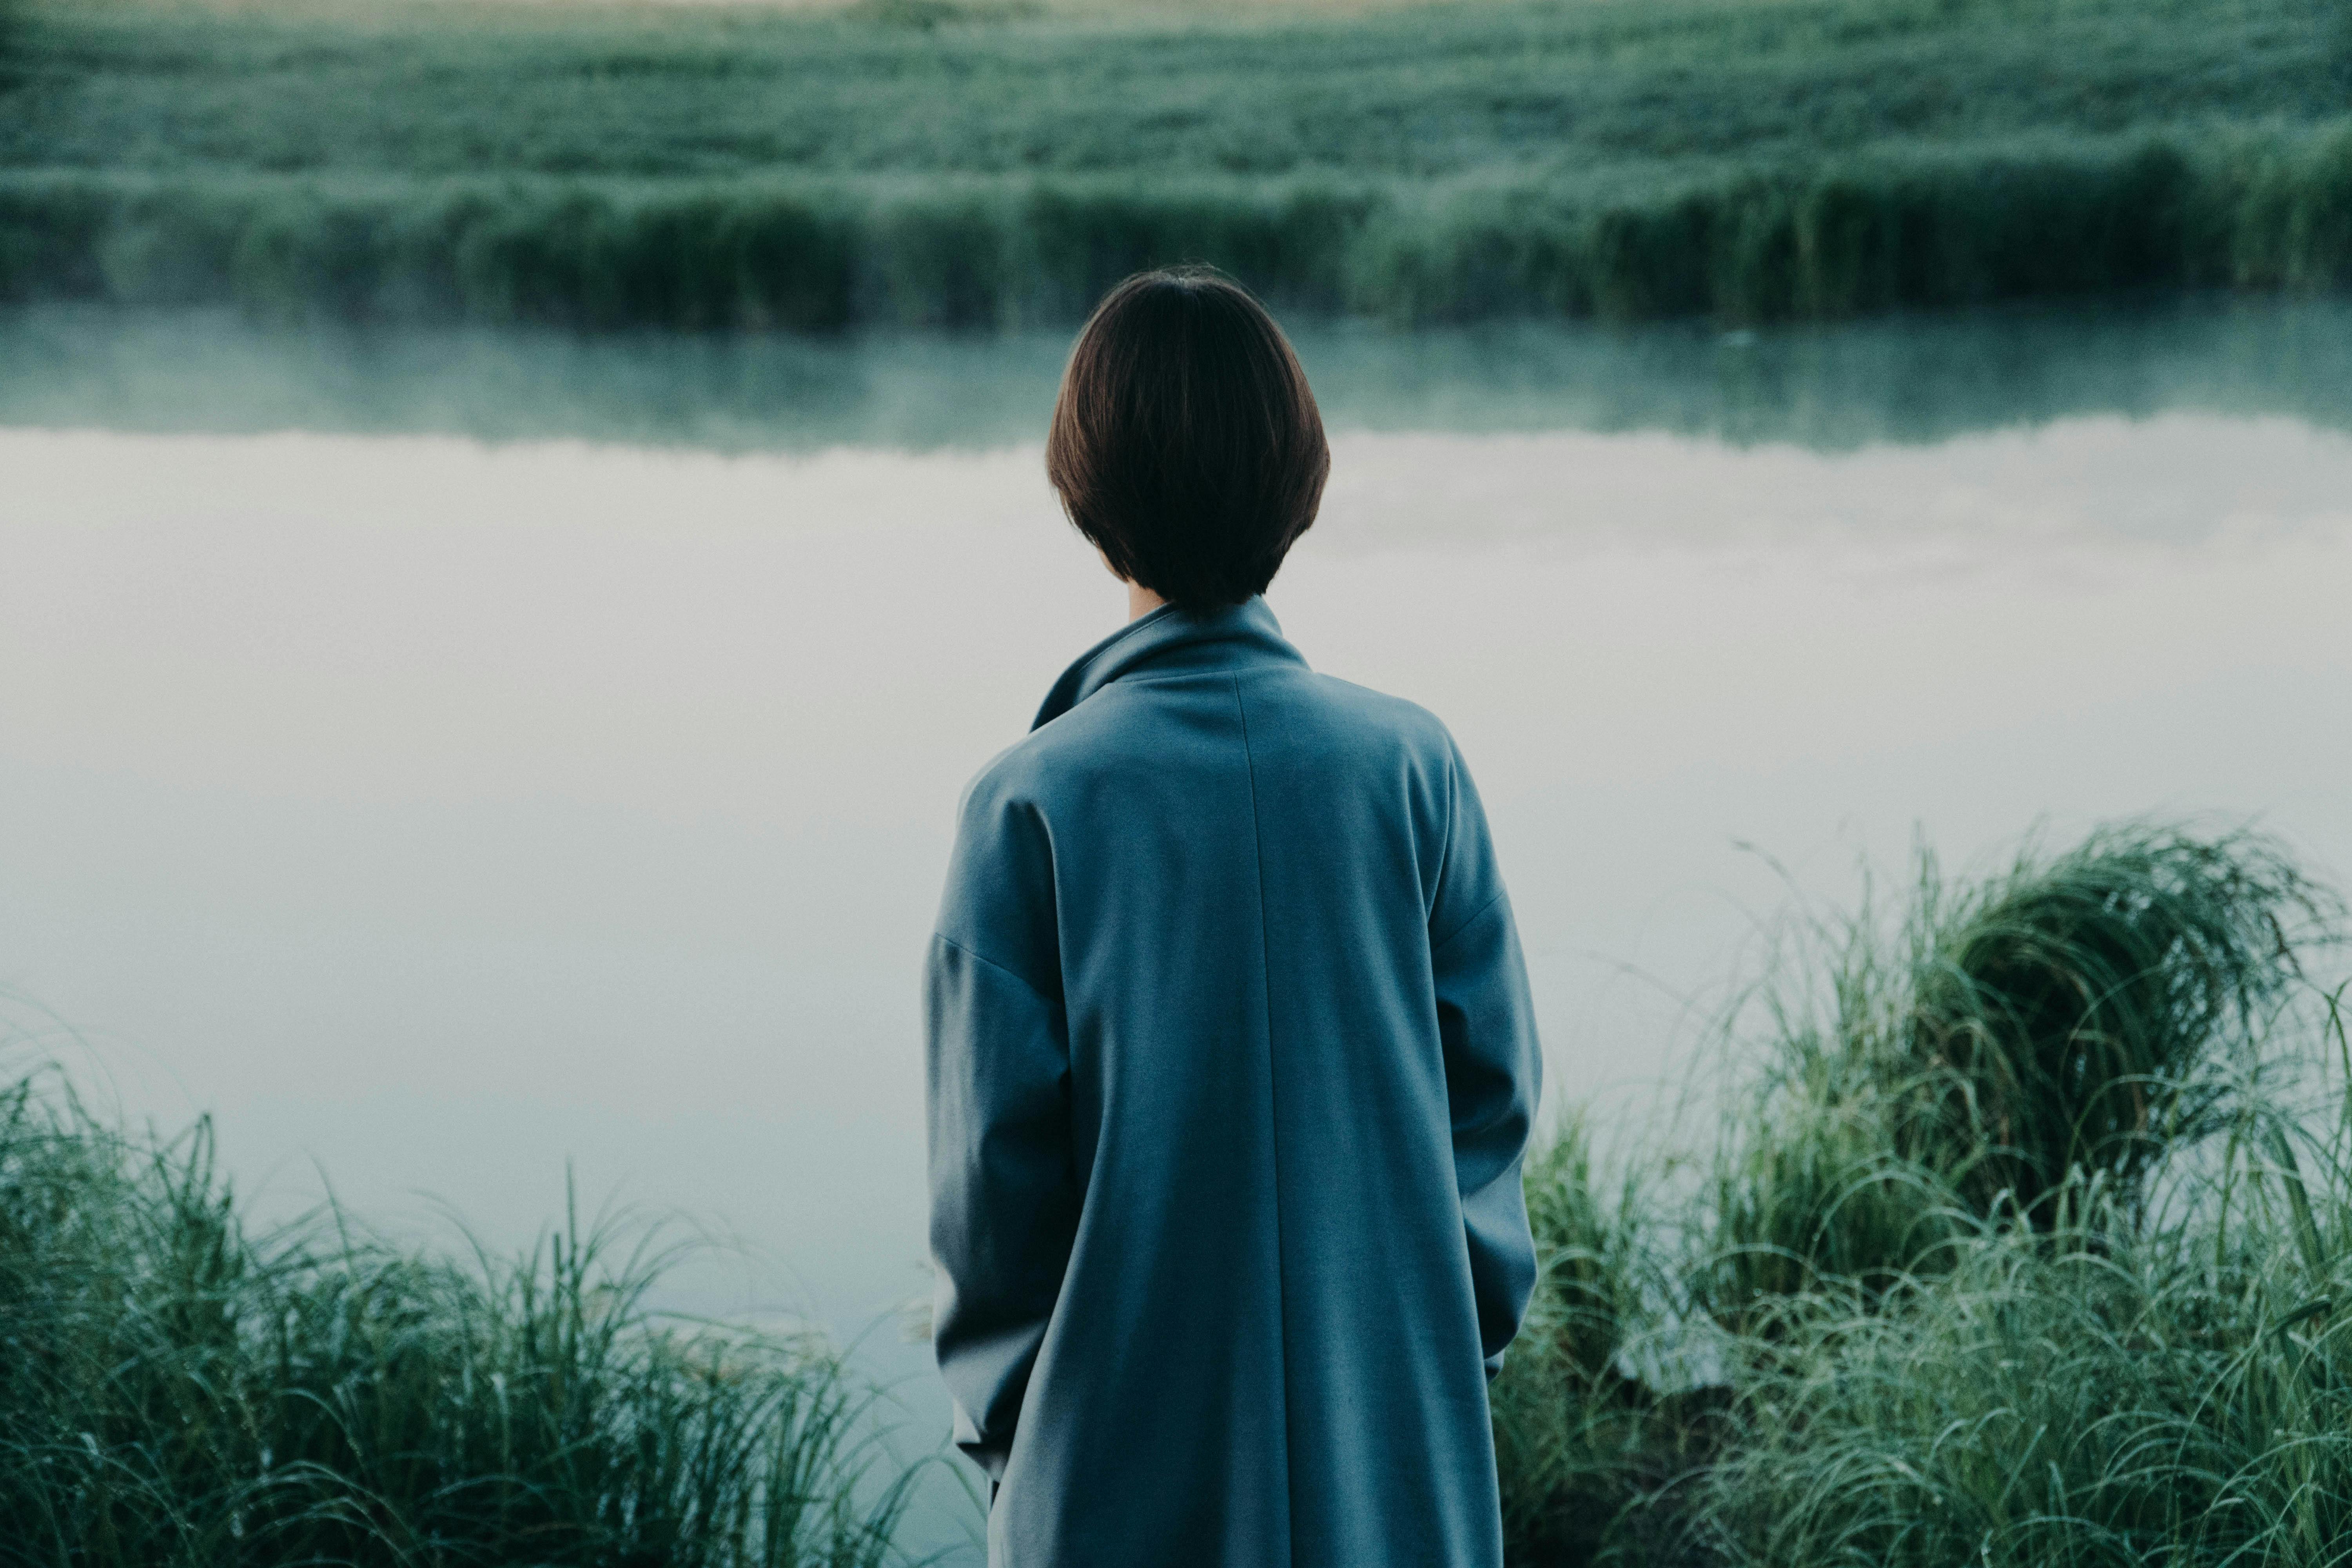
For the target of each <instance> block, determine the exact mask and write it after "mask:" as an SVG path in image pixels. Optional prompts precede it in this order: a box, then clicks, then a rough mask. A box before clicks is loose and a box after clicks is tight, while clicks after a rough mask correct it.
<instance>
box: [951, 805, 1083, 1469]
mask: <svg viewBox="0 0 2352 1568" xmlns="http://www.w3.org/2000/svg"><path fill="white" fill-rule="evenodd" d="M1051 888H1052V868H1051V863H1050V855H1049V853H1048V851H1047V849H1046V847H1045V837H1044V834H1043V832H1042V829H1041V828H1040V827H1039V826H1038V825H1037V824H1036V823H1035V822H1034V818H1032V817H1030V816H1027V815H1026V814H1024V812H1023V811H1022V810H1021V809H1020V808H1018V807H1017V806H1016V807H1003V806H998V805H992V803H990V802H987V801H985V800H982V802H980V803H979V804H978V805H977V806H976V807H975V806H974V805H967V807H966V810H965V813H964V820H963V824H962V826H961V830H960V831H959V834H958V840H957V846H956V852H955V856H954V858H953V860H952V861H951V863H950V869H949V874H948V889H947V894H946V897H945V898H944V900H942V901H941V907H940V928H939V930H938V931H937V932H936V933H935V934H934V936H933V937H932V940H931V946H930V952H929V958H928V961H927V963H926V972H925V977H924V982H925V983H924V1015H925V1027H926V1035H927V1041H926V1047H927V1048H926V1056H925V1066H926V1089H927V1100H928V1110H929V1144H930V1198H931V1221H930V1240H931V1256H932V1260H933V1262H934V1263H935V1264H936V1266H937V1269H938V1297H937V1300H936V1303H935V1306H934V1310H933V1314H932V1328H931V1338H932V1350H933V1353H934V1354H935V1355H936V1356H937V1357H938V1360H939V1365H940V1374H941V1376H942V1377H943V1378H944V1379H945V1381H946V1383H947V1386H948V1392H949V1394H950V1395H951V1396H952V1398H953V1399H954V1402H955V1441H956V1446H957V1447H960V1448H961V1449H962V1450H963V1451H964V1452H965V1453H966V1454H968V1455H970V1456H971V1458H972V1459H973V1460H974V1461H975V1462H976V1463H978V1464H979V1465H980V1467H981V1468H982V1469H983V1470H985V1471H986V1472H987V1473H988V1475H989V1478H990V1479H992V1480H995V1479H1002V1477H1003V1474H1004V1462H1005V1459H1006V1457H1007V1456H1008V1455H1009V1454H1010V1453H1011V1451H1012V1447H1013V1427H1014V1425H1015V1423H1016V1422H1018V1421H1019V1419H1020V1415H1021V1405H1022V1399H1023V1396H1024V1394H1025V1393H1026V1392H1027V1389H1028V1385H1029V1373H1030V1368H1031V1366H1032V1365H1033V1364H1034V1362H1035V1361H1036V1357H1037V1348H1038V1345H1039V1343H1040V1342H1042V1341H1043V1340H1044V1338H1045V1325H1046V1322H1047V1321H1048V1320H1049V1319H1050V1318H1051V1317H1052V1315H1053V1311H1054V1303H1055V1300H1056V1299H1057V1298H1058V1297H1059V1295H1060V1292H1061V1286H1062V1276H1063V1272H1064V1270H1065V1269H1066V1268H1067V1266H1068V1263H1069V1257H1070V1247H1071V1243H1072V1239H1073V1237H1074V1236H1075V1234H1076V1225H1077V1210H1078V1194H1077V1191H1076V1180H1075V1176H1074V1173H1073V1166H1072V1156H1071V1146H1070V1137H1071V1131H1070V1098H1069V1072H1070V1069H1069V1043H1068V1035H1067V1029H1066V1024H1065V1022H1064V1015H1063V1009H1062V1003H1061V997H1060V985H1059V982H1058V975H1057V973H1056V971H1057V969H1058V965H1057V963H1055V961H1054V957H1053V953H1052V945H1053V944H1052V941H1051V933H1052V931H1053V909H1052V902H1051V898H1052V895H1051ZM1040 900H1043V907H1042V909H1041V908H1040V907H1039V906H1040ZM1041 945H1042V946H1043V947H1044V949H1045V951H1044V952H1040V951H1039V948H1040V946H1041Z"/></svg>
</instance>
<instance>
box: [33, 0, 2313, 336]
mask: <svg viewBox="0 0 2352 1568" xmlns="http://www.w3.org/2000/svg"><path fill="white" fill-rule="evenodd" d="M2338 9H2340V8H2338V7H2333V6H2331V5H2315V4H2313V3H2311V0H2162V3H2158V4H2147V3H2139V4H2125V3H2123V0H1934V3H1929V0H1664V3H1662V4H1658V5H1642V6H1631V5H1610V4H1601V3H1598V0H1570V3H1568V4H1556V5H1534V6H1530V5H1458V6H1454V7H1451V8H1445V9H1432V10H1418V11H1405V12H1397V13H1383V14H1378V15H1370V16H1353V17H1325V16H1297V15H1295V14H1293V15H1289V16H1276V17H1274V18H1271V19H1268V18H1259V19H1255V20H1254V19H1250V18H1246V17H1231V16H1229V17H1225V18H1223V19H1202V20H1197V21H1193V22H1188V23H1182V24H1178V23H1171V22H1167V21H1152V20H1149V19H1140V18H1139V19H1131V20H1125V21H1121V20H1117V19H1105V18H1100V17H1097V18H1092V19H1086V20H1073V19H1069V18H1055V17H1053V16H1019V15H1015V14H1013V13H1011V12H1003V11H999V12H956V11H953V10H952V9H942V8H939V7H932V8H928V9H924V8H914V9H909V8H908V7H905V6H900V7H897V8H893V7H889V6H880V7H875V6H868V7H864V8H860V9H857V10H854V11H852V12H850V13H844V14H835V15H818V16H807V15H798V16H795V15H779V14H775V13H770V12H764V11H732V12H725V11H712V12H688V13H684V14H682V15H679V16H670V17H667V18H665V17H659V16H647V15H643V14H631V13H621V12H589V13H562V12H546V11H541V12H536V13H530V12H522V11H515V12H501V11H491V12H487V13H480V14H477V15H473V16H461V15H459V14H457V13H454V12H449V11H442V10H436V9H429V8H427V9H420V10H415V11H407V12H394V13H388V14H383V15H379V16H373V17H372V18H370V19H366V20H358V19H350V18H346V19H343V20H337V19H336V18H335V16H334V14H333V13H331V12H316V13H309V14H304V15H301V16H294V15H286V16H273V15H272V14H270V13H268V12H267V11H264V12H259V13H253V12H243V13H238V14H236V15H235V16H224V15H219V14H210V13H204V12H188V11H161V10H152V9H142V8H138V7H122V6H115V7H103V8H99V7H84V8H81V9H67V8H42V9H37V10H35V11H33V12H30V13H28V14H27V16H26V19H25V20H24V21H23V22H21V23H20V25H19V26H18V27H17V29H16V38H17V43H16V46H15V47H14V48H13V51H12V55H11V58H12V60H13V61H14V64H13V65H12V66H11V68H10V72H11V74H10V80H11V81H12V82H13V84H14V85H13V86H12V87H10V88H8V89H5V92H6V100H7V103H8V106H9V109H10V113H9V114H7V115H6V116H0V296H5V297H16V298H26V297H42V296H48V297H56V296H65V297H79V298H97V299H110V300H125V301H141V302H150V301H158V300H203V301H222V300H236V301H237V302H240V303H242V304H244V305H246V306H247V307H249V308H251V309H254V310H257V311H260V312H262V313H265V314H310V313H327V314H335V315H345V316H358V317H378V318H388V319H442V320H465V321H557V322H564V323H571V324H578V325H583V326H624V325H658V326H670V327H711V328H715V327H784V328H796V329H823V328H831V327H837V326H842V325H848V324H853V323H859V322H887V323H895V324H916V325H939V324H946V325H992V326H1014V325H1021V324H1034V323H1038V322H1045V321H1066V320H1067V319H1068V318H1069V317H1070V316H1072V315H1073V314H1075V313H1076V312H1077V311H1078V310H1082V309H1083V308H1084V306H1085V305H1086V304H1087V302H1088V301H1090V300H1092V299H1093V298H1094V297H1095V296H1096V295H1097V293H1098V292H1099V291H1100V289H1102V288H1103V287H1104V286H1105V285H1107V284H1108V282H1110V281H1111V280H1113V279H1116V278H1118V277H1119V276H1121V275H1123V274H1124V273H1126V272H1127V271H1129V270H1132V269H1134V268H1138V267H1140V266H1144V265H1149V264H1151V263H1154V262H1160V261H1167V260H1173V259H1181V258H1195V259H1207V260H1212V261H1214V262H1216V263H1218V264H1220V265H1222V266H1224V267H1226V268H1229V269H1230V270H1232V271H1234V273H1236V274H1237V275H1238V276H1240V277H1242V278H1243V279H1245V280H1247V281H1249V282H1251V283H1252V284H1253V285H1255V286H1256V287H1258V288H1260V289H1263V290H1264V291H1265V292H1266V293H1267V294H1269V295H1270V296H1272V297H1273V298H1275V299H1276V300H1280V301H1282V302H1283V303H1284V304H1286V305H1287V306H1289V307H1291V308H1293V309H1299V310H1314V311H1321V312H1341V313H1349V314H1358V315H1366V316H1372V317H1378V318H1382V319H1386V320H1390V321H1399V322H1408V323H1409V322H1415V321H1452V320H1463V319H1469V318H1477V317H1488V316H1505V315H1580V316H1588V315H1589V316H1597V317H1601V318H1604V319H1617V320H1630V319H1641V318H1647V317H1657V316H1676V315H1712V316H1716V317H1719V318H1721V319H1724V320H1727V321H1763V320H1774V319H1783V318H1789V317H1819V316H1835V315H1845V314H1852V313H1855V312H1861V311H1867V310H1879V309H1885V308H1888V307H1894V306H1938V305H1948V304H1959V303H1968V302H1974V301H1980V300H2003V299H2014V298H2021V297H2030V296H2046V295H2062V294H2069V293H2082V292H2088V291H2097V290H2111V289H2142V288H2149V287H2172V286H2185V285H2200V286H2210V285H2223V286H2237V287H2247V288H2281V287H2285V288H2302V289H2324V288H2334V287H2338V286H2341V285H2342V284H2343V283H2344V282H2345V281H2346V280H2347V278H2352V120H2347V118H2346V116H2347V110H2352V20H2348V19H2347V18H2352V13H2347V14H2346V16H2337V15H2336V11H2337V10H2338ZM918 10H919V11H920V15H917V11H918ZM911 23H921V24H924V25H910V24H911Z"/></svg>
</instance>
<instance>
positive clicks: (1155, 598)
mask: <svg viewBox="0 0 2352 1568" xmlns="http://www.w3.org/2000/svg"><path fill="white" fill-rule="evenodd" d="M1167 602H1168V601H1167V600H1165V599H1163V598H1161V597H1160V595H1157V594H1155V593H1153V592H1152V591H1151V590H1150V589H1149V588H1147V587H1145V586H1144V585H1143V584H1140V583H1129V584H1128V585H1127V618H1128V619H1129V620H1130V621H1135V620H1141V619H1142V618H1143V617H1144V616H1148V615H1150V613H1151V612H1152V611H1154V610H1156V609H1158V608H1159V607H1160V605H1164V604H1166V603H1167Z"/></svg>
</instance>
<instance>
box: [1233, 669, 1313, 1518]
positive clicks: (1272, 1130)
mask: <svg viewBox="0 0 2352 1568" xmlns="http://www.w3.org/2000/svg"><path fill="white" fill-rule="evenodd" d="M1232 679H1233V683H1234V718H1235V719H1236V720H1238V721H1240V724H1241V734H1242V773H1243V776H1244V777H1245V778H1246V779H1247V780H1248V781H1249V797H1250V856H1251V859H1252V861H1253V862H1254V863H1255V867H1256V868H1257V962H1258V984H1259V985H1260V987H1261V990H1260V993H1259V997H1260V1004H1261V1005H1262V1006H1263V1008H1264V1010H1265V1098H1266V1110H1267V1118H1266V1120H1267V1124H1268V1125H1267V1129H1266V1134H1267V1143H1266V1155H1267V1160H1268V1163H1270V1164H1271V1165H1272V1166H1273V1169H1274V1294H1275V1303H1276V1305H1275V1321H1276V1325H1277V1328H1278V1337H1279V1341H1280V1348H1281V1354H1282V1377H1281V1386H1282V1485H1283V1494H1282V1534H1283V1552H1282V1560H1283V1561H1284V1562H1286V1563H1297V1557H1298V1468H1297V1465H1296V1464H1295V1463H1293V1461H1292V1452H1291V1451H1292V1449H1293V1447H1295V1446H1296V1445H1295V1444H1294V1442H1293V1440H1292V1439H1293V1436H1294V1434H1293V1433H1292V1431H1291V1421H1290V1289H1289V1286H1288V1283H1287V1281H1286V1279H1284V1277H1283V1276H1284V1274H1285V1273H1286V1258H1285V1255H1284V1251H1283V1245H1282V1106H1281V1103H1280V1100H1279V1098H1278V1095H1277V1091H1276V1088H1275V1063H1274V962H1273V958H1272V956H1271V955H1270V954H1269V953H1268V952H1266V931H1267V930H1268V926H1269V921H1268V919H1267V915H1266V910H1265V824H1264V822H1263V820H1262V819H1261V817H1260V816H1259V815H1258V802H1257V758H1256V757H1255V755H1254V754H1253V753H1252V752H1251V750H1250V738H1249V705H1248V704H1247V703H1246V702H1244V701H1243V700H1242V678H1241V674H1240V672H1239V671H1234V672H1233V674H1232Z"/></svg>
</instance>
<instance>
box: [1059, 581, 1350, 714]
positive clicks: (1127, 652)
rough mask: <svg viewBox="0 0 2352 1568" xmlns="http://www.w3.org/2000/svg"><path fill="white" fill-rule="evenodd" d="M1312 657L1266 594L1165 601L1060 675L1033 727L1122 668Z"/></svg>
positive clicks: (1171, 670) (1126, 671)
mask: <svg viewBox="0 0 2352 1568" xmlns="http://www.w3.org/2000/svg"><path fill="white" fill-rule="evenodd" d="M1306 662H1307V659H1306V658H1305V656H1303V655H1302V654H1300V653H1299V651H1298V650H1297V648H1295V647H1291V646H1290V644H1289V643H1287V642H1286V641H1285V640H1284V639H1283V636H1282V626H1281V623H1280V622H1278V621H1276V619H1275V618H1274V611H1273V610H1272V609H1270V608H1268V607H1267V605H1266V602H1265V596H1264V595H1257V596H1255V597H1253V598H1250V599H1247V600H1245V601H1244V602H1243V603H1241V604H1238V605H1232V606H1230V607H1228V608H1225V609H1220V610H1211V611H1209V612H1207V613H1206V614H1202V615H1194V614H1192V613H1191V612H1189V611H1184V610H1180V609H1178V608H1177V607H1176V606H1175V605H1161V606H1160V608H1158V609H1156V610H1154V611H1152V612H1151V613H1150V615H1148V616H1137V617H1136V618H1135V619H1134V620H1131V621H1129V622H1128V623H1127V625H1125V626H1121V627H1120V628H1119V629H1118V630H1117V631H1115V632H1113V633H1111V635H1110V636H1108V637H1105V638H1103V640H1102V641H1100V642H1098V643H1097V644H1095V646H1094V647H1090V648H1088V649H1087V651H1086V652H1084V653H1082V654H1080V655H1079V656H1078V659H1077V662H1076V664H1073V665H1071V666H1070V668H1067V669H1066V670H1064V671H1062V679H1059V680H1057V681H1055V682H1054V689H1053V690H1051V691H1049V692H1047V693H1046V694H1045V704H1044V705H1043V706H1042V707H1040V708H1039V709H1038V710H1037V717H1036V719H1035V720H1034V721H1032V722H1031V724H1030V726H1029V727H1030V728H1031V729H1032V730H1034V729H1037V728H1039V727H1041V726H1043V725H1045V724H1047V723H1050V722H1051V721H1054V720H1055V719H1058V718H1060V717H1061V716H1062V715H1063V714H1065V713H1067V712H1068V711H1069V710H1071V709H1073V708H1076V706H1077V705H1078V704H1079V703H1081V702H1084V701H1085V700H1087V698H1089V697H1092V696H1093V695H1094V694H1095V693H1096V692H1097V691H1100V690H1101V689H1103V688H1104V687H1106V686H1108V685H1109V684H1110V683H1111V682H1112V681H1114V680H1117V679H1120V678H1121V677H1123V676H1128V675H1136V674H1142V673H1145V672H1147V671H1148V672H1149V673H1150V674H1153V675H1173V674H1176V673H1179V672H1180V671H1183V670H1193V669H1235V668H1241V667H1242V666H1244V665H1252V664H1268V663H1276V664H1297V665H1304V664H1305V663H1306Z"/></svg>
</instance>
